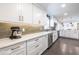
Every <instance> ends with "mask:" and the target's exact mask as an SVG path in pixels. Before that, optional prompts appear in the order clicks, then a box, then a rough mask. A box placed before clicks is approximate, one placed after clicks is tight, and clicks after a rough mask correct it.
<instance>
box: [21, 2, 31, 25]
mask: <svg viewBox="0 0 79 59" xmlns="http://www.w3.org/2000/svg"><path fill="white" fill-rule="evenodd" d="M22 16H23V22H25V23H29V24H32V4H31V3H24V4H23V6H22Z"/></svg>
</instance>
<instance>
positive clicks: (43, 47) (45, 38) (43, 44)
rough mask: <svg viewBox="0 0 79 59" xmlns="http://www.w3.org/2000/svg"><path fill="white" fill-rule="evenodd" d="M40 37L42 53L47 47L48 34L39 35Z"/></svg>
mask: <svg viewBox="0 0 79 59" xmlns="http://www.w3.org/2000/svg"><path fill="white" fill-rule="evenodd" d="M41 39H42V49H41V53H43V52H44V51H45V50H46V49H47V48H48V35H45V36H43V37H41Z"/></svg>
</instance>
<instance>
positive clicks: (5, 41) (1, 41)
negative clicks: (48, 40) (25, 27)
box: [0, 31, 53, 48]
mask: <svg viewBox="0 0 79 59" xmlns="http://www.w3.org/2000/svg"><path fill="white" fill-rule="evenodd" d="M52 32H53V31H43V32H38V33H33V34H26V35H23V36H22V38H20V39H13V40H11V39H9V38H3V39H0V48H4V47H7V46H10V45H14V44H16V43H19V42H23V41H27V40H30V39H33V38H36V37H39V36H43V35H46V34H49V33H52Z"/></svg>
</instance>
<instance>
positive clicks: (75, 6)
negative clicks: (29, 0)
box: [39, 3, 79, 17]
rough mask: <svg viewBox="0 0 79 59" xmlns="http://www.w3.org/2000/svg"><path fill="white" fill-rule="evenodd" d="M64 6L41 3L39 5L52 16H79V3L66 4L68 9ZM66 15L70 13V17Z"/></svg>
mask: <svg viewBox="0 0 79 59" xmlns="http://www.w3.org/2000/svg"><path fill="white" fill-rule="evenodd" d="M62 4H63V3H39V5H40V6H41V7H42V8H44V9H45V11H47V13H48V14H49V15H51V16H57V17H68V16H69V17H72V16H79V3H65V4H66V7H64V8H62V7H61V5H62ZM64 13H68V15H64Z"/></svg>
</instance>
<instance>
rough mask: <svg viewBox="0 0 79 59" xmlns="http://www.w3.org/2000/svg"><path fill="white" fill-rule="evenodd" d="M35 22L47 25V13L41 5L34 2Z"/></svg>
mask: <svg viewBox="0 0 79 59" xmlns="http://www.w3.org/2000/svg"><path fill="white" fill-rule="evenodd" d="M32 7H33V24H39V25H45V23H46V13H45V11H44V10H43V9H41V8H40V7H39V6H37V5H34V4H33V6H32Z"/></svg>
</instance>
